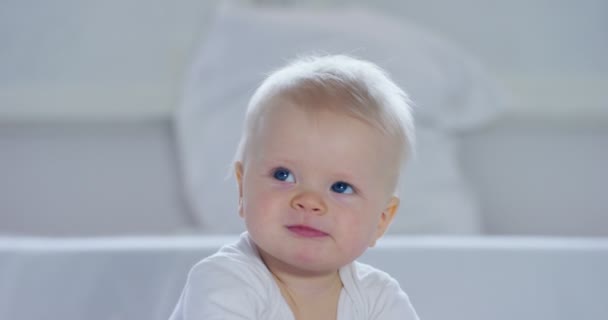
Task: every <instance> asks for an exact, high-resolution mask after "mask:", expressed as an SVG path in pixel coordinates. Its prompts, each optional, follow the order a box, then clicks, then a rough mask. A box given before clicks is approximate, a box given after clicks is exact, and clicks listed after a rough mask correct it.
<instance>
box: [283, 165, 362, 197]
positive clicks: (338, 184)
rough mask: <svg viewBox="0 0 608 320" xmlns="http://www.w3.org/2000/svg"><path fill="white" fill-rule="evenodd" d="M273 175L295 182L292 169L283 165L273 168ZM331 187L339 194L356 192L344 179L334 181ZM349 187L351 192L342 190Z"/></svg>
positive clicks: (285, 180) (284, 180)
mask: <svg viewBox="0 0 608 320" xmlns="http://www.w3.org/2000/svg"><path fill="white" fill-rule="evenodd" d="M272 177H273V178H274V179H276V180H279V181H283V182H295V178H293V173H291V171H290V170H289V169H286V168H283V167H279V168H276V169H273V170H272ZM289 177H291V181H287V179H289ZM330 189H331V191H333V192H335V193H338V194H353V193H355V188H354V187H353V186H352V185H351V184H350V183H347V182H344V181H338V182H335V183H333V184H332V185H331V187H330ZM349 189H350V191H349V192H346V191H342V190H349ZM340 191H342V192H340Z"/></svg>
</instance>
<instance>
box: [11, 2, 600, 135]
mask: <svg viewBox="0 0 608 320" xmlns="http://www.w3.org/2000/svg"><path fill="white" fill-rule="evenodd" d="M216 2H217V1H195V0H182V1H177V2H175V3H173V2H171V3H168V2H162V1H142V0H123V1H118V0H112V1H104V2H103V3H94V4H91V3H81V2H73V1H67V0H59V1H53V2H52V3H51V2H48V1H40V0H34V1H4V2H2V3H0V21H1V26H2V27H1V28H0V41H1V43H2V45H1V46H2V50H0V70H2V71H1V72H0V105H1V107H0V118H2V119H5V120H6V119H9V120H11V121H18V120H32V119H44V120H66V119H74V120H81V119H91V118H105V119H119V118H136V119H141V118H147V117H151V116H153V117H155V116H159V115H165V116H166V115H168V114H170V113H171V112H172V111H173V110H174V108H175V107H176V106H177V102H178V99H179V96H180V94H181V84H182V81H183V79H184V72H185V71H186V69H187V66H188V65H189V63H190V59H191V56H192V55H193V53H194V50H195V48H196V47H197V45H198V41H199V39H200V35H201V34H203V33H204V31H205V30H206V26H207V23H208V22H209V20H210V19H211V16H212V15H213V7H214V6H215V3H216ZM249 2H278V3H282V4H285V3H288V4H292V3H294V2H297V1H249ZM309 2H312V3H314V5H313V6H316V7H320V6H327V5H329V4H336V5H340V4H345V3H349V4H352V3H353V2H358V3H365V5H367V6H370V7H374V8H375V9H376V10H378V11H382V12H386V13H388V14H390V15H392V16H394V17H396V18H399V19H403V20H407V21H410V22H413V23H416V24H418V25H421V26H423V27H427V28H428V29H430V30H432V31H434V32H436V33H438V34H441V35H442V36H443V37H444V38H447V39H449V40H451V41H452V42H453V43H457V44H459V45H460V47H462V48H463V49H465V50H466V51H468V52H470V53H472V54H474V55H475V56H476V57H479V58H480V59H481V60H482V61H483V63H484V65H486V66H488V67H489V68H490V69H491V70H493V74H494V75H495V76H496V77H497V78H499V79H500V80H501V81H502V82H504V83H505V84H506V85H507V86H508V87H509V88H511V91H512V92H513V98H514V99H513V109H512V110H511V111H512V112H513V113H514V114H515V115H517V116H521V117H524V118H527V117H530V116H531V117H539V118H541V119H543V118H545V117H547V116H549V117H553V118H559V119H564V120H568V119H572V118H574V119H582V120H589V119H593V120H595V121H602V122H603V123H605V121H606V119H608V108H607V107H606V106H607V105H608V102H607V100H606V95H604V94H603V93H604V91H605V90H604V89H603V88H605V87H606V83H607V77H606V75H607V74H608V62H607V60H606V59H605V57H606V56H608V40H607V39H608V37H606V30H607V27H608V26H607V25H606V21H608V19H607V15H608V4H607V2H606V1H603V0H583V1H576V2H568V1H559V2H555V1H547V0H534V1H526V0H514V1H499V2H491V3H490V2H488V1H483V0H463V1H457V2H453V1H438V0H434V1H411V0H379V1H374V2H373V3H372V2H371V1H366V0H358V1H351V0H349V1H345V0H332V1H309ZM109 21H111V23H109ZM514 21H516V23H514ZM602 119H603V120H602Z"/></svg>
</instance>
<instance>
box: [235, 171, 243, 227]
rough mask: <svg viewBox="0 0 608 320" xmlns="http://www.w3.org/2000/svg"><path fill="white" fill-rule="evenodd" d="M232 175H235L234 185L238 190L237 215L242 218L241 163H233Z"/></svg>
mask: <svg viewBox="0 0 608 320" xmlns="http://www.w3.org/2000/svg"><path fill="white" fill-rule="evenodd" d="M234 173H235V175H236V183H237V186H238V189H239V215H240V216H241V217H242V216H243V163H242V162H240V161H237V162H235V163H234Z"/></svg>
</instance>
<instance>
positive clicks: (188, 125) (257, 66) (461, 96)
mask: <svg viewBox="0 0 608 320" xmlns="http://www.w3.org/2000/svg"><path fill="white" fill-rule="evenodd" d="M313 52H314V53H346V54H352V55H355V56H357V57H360V58H364V59H369V60H371V61H373V62H375V63H377V64H379V65H380V66H381V67H383V68H385V69H386V70H388V71H389V73H391V75H392V77H393V79H394V80H395V81H396V82H397V83H398V84H399V85H401V86H402V87H403V88H404V89H405V91H407V92H408V93H409V94H410V97H411V98H412V99H413V101H414V103H415V104H416V109H415V116H416V122H417V126H418V128H417V138H418V146H417V147H418V150H417V157H416V159H415V160H414V161H412V162H411V163H410V165H409V166H408V169H407V172H406V174H405V175H404V177H403V178H402V182H403V183H402V188H401V189H400V190H401V191H400V194H401V197H402V206H401V209H400V213H399V215H398V217H397V218H396V220H395V222H394V223H393V225H392V226H391V228H390V232H410V233H412V232H415V233H477V232H479V231H480V224H479V212H478V208H477V204H476V201H475V200H474V199H473V197H472V196H471V192H470V191H469V188H468V187H467V186H466V185H465V183H464V180H463V178H462V176H461V173H460V171H459V168H458V164H457V160H456V154H455V150H454V143H453V141H452V140H453V138H452V137H451V136H450V134H449V132H451V131H452V130H454V129H458V130H462V129H467V128H472V127H475V126H477V125H480V124H483V123H484V122H486V121H487V120H488V119H490V118H492V117H493V116H494V114H495V113H496V112H497V109H498V108H496V107H495V101H494V93H493V90H492V88H491V87H489V86H488V85H487V84H488V83H490V82H489V81H488V79H486V78H485V76H484V75H483V73H482V72H481V71H480V69H479V67H478V66H477V65H476V64H475V63H473V62H472V60H471V59H470V58H468V57H467V56H465V55H463V54H462V53H460V52H459V51H457V50H455V49H454V48H453V47H452V46H450V45H449V44H446V43H444V42H443V41H441V40H440V39H438V38H436V37H434V36H432V35H430V34H429V33H427V32H424V31H423V30H421V29H419V28H416V27H413V26H410V25H405V24H402V23H400V22H399V21H395V20H391V19H388V18H386V17H384V16H381V15H377V14H372V13H370V12H367V11H364V10H360V9H349V10H340V11H304V10H302V9H297V10H295V9H285V8H269V7H266V8H263V7H262V8H260V7H256V8H234V7H224V8H222V10H221V11H220V12H219V14H218V16H217V19H216V21H215V23H214V25H213V27H212V28H211V31H210V33H209V34H207V37H206V42H205V43H204V44H203V46H202V48H201V51H200V53H199V55H198V56H197V57H196V63H195V64H194V66H193V69H192V74H191V78H190V79H189V81H188V83H187V88H186V91H185V96H184V102H183V105H182V106H181V108H180V109H179V111H178V113H177V115H176V130H177V137H178V140H179V141H178V143H179V152H180V155H181V162H182V169H183V178H184V182H185V184H186V192H187V196H188V200H189V202H190V205H191V208H192V210H193V212H194V214H195V217H196V219H197V222H198V223H199V224H200V227H201V228H202V230H204V231H206V232H214V233H223V232H240V231H242V230H243V229H244V224H243V223H242V221H241V219H240V217H239V216H238V214H237V190H236V182H235V180H234V178H233V177H228V179H227V175H228V172H229V170H230V168H231V166H232V157H233V154H234V151H235V149H236V146H237V143H238V140H239V137H240V134H241V125H242V123H243V119H244V113H245V109H246V105H247V102H248V100H249V98H250V96H251V95H252V94H253V92H254V90H255V88H256V87H257V86H258V85H259V84H260V83H261V81H262V80H263V79H264V76H265V74H267V73H268V72H269V71H271V70H274V69H276V68H278V67H280V66H282V65H284V64H285V62H286V61H288V60H290V59H293V58H294V57H296V56H298V55H302V54H306V53H313Z"/></svg>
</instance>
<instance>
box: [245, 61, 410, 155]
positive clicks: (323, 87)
mask: <svg viewBox="0 0 608 320" xmlns="http://www.w3.org/2000/svg"><path fill="white" fill-rule="evenodd" d="M278 97H281V98H287V99H291V100H292V101H293V102H294V103H296V104H297V105H299V106H302V107H310V108H332V110H334V111H342V112H345V113H347V114H350V115H352V116H354V117H356V118H359V119H361V120H363V121H366V122H368V123H369V124H370V125H372V126H373V127H375V128H377V129H379V130H381V131H382V132H383V133H385V134H387V135H389V136H392V137H395V138H397V139H398V141H399V146H398V148H399V149H400V150H399V151H400V156H401V161H402V162H404V161H405V160H406V159H408V158H409V157H410V155H411V153H412V152H413V146H414V124H413V118H412V112H411V102H410V100H409V97H408V96H407V94H406V93H405V92H404V91H403V90H401V89H400V88H399V87H398V86H397V85H396V84H395V83H394V82H393V81H392V80H391V79H390V78H389V76H388V75H387V73H386V72H385V71H384V70H382V69H381V68H380V67H378V66H377V65H375V64H373V63H371V62H368V61H364V60H360V59H356V58H353V57H350V56H346V55H327V56H307V57H304V58H299V59H296V60H295V61H293V62H291V63H289V64H288V65H286V66H285V67H283V68H281V69H278V70H276V71H275V72H273V73H271V74H270V75H269V76H268V77H267V78H266V80H264V82H262V84H261V85H260V86H259V87H258V88H257V90H256V91H255V93H254V94H253V96H252V97H251V99H250V100H249V104H248V106H247V113H246V116H245V126H244V130H243V134H242V136H241V141H240V143H239V146H238V148H237V151H236V154H235V158H234V159H235V161H244V157H245V153H246V148H247V144H248V140H249V138H250V136H251V135H252V132H255V130H256V128H257V126H258V123H259V120H260V119H261V118H262V117H263V115H264V113H265V112H267V111H268V110H267V109H269V108H268V106H269V105H270V103H269V102H270V101H271V100H272V99H275V98H278ZM313 99H314V101H325V100H328V99H329V100H331V101H332V102H333V101H339V102H342V103H310V102H312V101H313ZM307 102H308V103H307Z"/></svg>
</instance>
